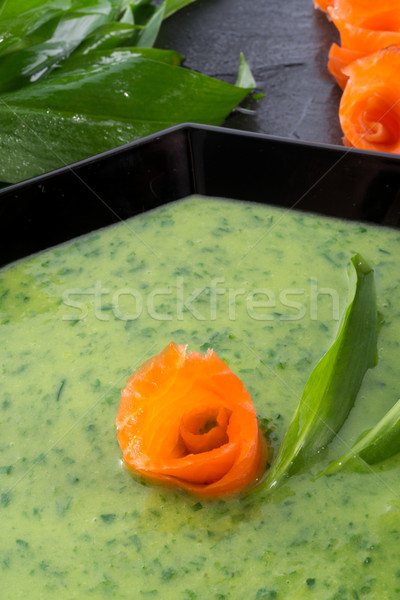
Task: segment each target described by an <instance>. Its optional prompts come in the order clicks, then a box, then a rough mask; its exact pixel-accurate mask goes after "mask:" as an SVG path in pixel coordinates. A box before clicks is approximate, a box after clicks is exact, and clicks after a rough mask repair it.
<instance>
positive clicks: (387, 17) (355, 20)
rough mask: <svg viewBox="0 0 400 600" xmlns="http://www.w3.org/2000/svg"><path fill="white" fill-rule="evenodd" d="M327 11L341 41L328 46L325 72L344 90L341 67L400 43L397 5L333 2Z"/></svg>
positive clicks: (399, 6)
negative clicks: (326, 69)
mask: <svg viewBox="0 0 400 600" xmlns="http://www.w3.org/2000/svg"><path fill="white" fill-rule="evenodd" d="M327 10H328V13H329V15H330V17H331V19H332V21H333V23H334V24H335V25H336V27H337V29H338V31H339V33H340V42H341V46H337V45H336V44H333V45H332V46H331V49H330V52H329V61H328V70H329V72H330V73H331V74H332V75H333V76H334V77H335V79H336V81H337V83H338V84H339V85H340V87H341V88H342V89H344V87H345V85H346V83H347V76H346V75H345V74H344V72H343V69H344V67H346V66H347V65H349V64H350V63H351V62H353V60H356V59H357V58H361V57H363V56H367V55H368V54H372V53H374V52H377V51H378V50H381V49H383V48H386V47H387V46H391V45H393V44H400V2H398V1H397V0H396V2H393V0H391V1H390V2H388V0H386V1H383V2H379V3H378V2H375V1H374V2H372V1H371V0H335V1H334V2H333V3H332V5H331V6H329V7H328V9H327Z"/></svg>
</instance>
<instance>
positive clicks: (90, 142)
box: [0, 0, 255, 183]
mask: <svg viewBox="0 0 400 600" xmlns="http://www.w3.org/2000/svg"><path fill="white" fill-rule="evenodd" d="M194 1H195V0H165V1H164V2H163V3H161V4H159V5H156V4H155V3H153V0H48V1H47V2H45V3H43V0H18V2H3V3H2V2H1V0H0V30H1V32H2V33H1V36H0V181H3V182H8V183H15V182H17V181H20V180H22V179H27V178H29V177H33V176H35V175H39V174H41V173H45V172H47V171H50V170H52V169H55V168H58V167H61V166H64V165H67V164H70V163H73V162H76V161H78V160H81V159H83V158H86V157H88V156H93V155H95V154H98V153H100V152H103V151H105V150H109V149H110V148H113V147H115V146H119V145H121V144H124V143H127V142H130V141H132V140H134V139H138V138H140V137H143V136H145V135H148V134H150V133H154V132H156V131H160V130H161V129H163V128H165V127H169V126H171V125H176V124H178V123H183V122H194V123H204V124H209V125H220V124H221V123H222V122H223V121H224V120H225V118H226V117H227V116H228V115H229V113H230V112H231V111H232V110H233V108H235V106H236V105H237V104H239V103H240V102H241V101H242V100H243V99H244V98H245V97H246V96H247V95H248V94H249V93H250V92H251V90H252V89H253V87H254V85H255V83H254V79H253V76H252V74H251V71H250V69H249V66H248V64H247V63H246V61H245V59H244V57H243V56H241V59H240V67H239V76H238V81H237V83H236V85H232V84H229V83H226V82H223V81H219V80H216V79H213V78H211V77H206V76H204V75H202V74H200V73H195V72H193V71H190V70H188V69H184V68H182V67H181V66H180V64H181V62H182V56H180V55H179V54H178V53H176V52H173V51H170V50H156V49H154V48H152V46H153V44H154V43H155V40H156V38H157V35H158V32H159V29H160V26H161V24H162V22H163V20H164V19H165V18H167V17H168V16H170V15H171V14H173V13H174V12H176V11H177V10H179V9H181V8H183V7H184V6H186V5H188V4H190V3H191V2H194Z"/></svg>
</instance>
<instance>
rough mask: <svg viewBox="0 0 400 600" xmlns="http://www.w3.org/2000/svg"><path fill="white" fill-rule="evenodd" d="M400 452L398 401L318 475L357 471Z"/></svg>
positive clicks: (399, 404) (399, 402)
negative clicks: (342, 454)
mask: <svg viewBox="0 0 400 600" xmlns="http://www.w3.org/2000/svg"><path fill="white" fill-rule="evenodd" d="M399 452H400V400H398V402H396V404H395V405H394V406H392V408H391V409H390V410H389V411H388V412H387V413H386V415H385V416H384V417H383V418H382V419H381V420H380V421H379V422H378V423H377V424H376V425H375V427H373V428H372V429H369V430H367V431H364V433H362V434H361V436H360V437H359V439H358V440H357V441H356V443H355V444H354V446H353V447H352V448H351V449H350V450H349V451H348V452H347V453H346V454H345V455H344V456H342V458H339V459H338V460H336V461H335V462H333V463H332V464H331V465H329V467H328V468H327V469H325V470H324V471H322V473H321V474H320V475H330V474H332V473H335V472H336V471H338V470H339V469H342V468H343V467H346V469H347V470H349V469H350V470H358V469H359V467H360V466H361V467H362V464H363V463H367V465H374V464H376V463H379V462H382V461H384V460H386V459H388V458H391V457H392V456H394V455H395V454H398V453H399Z"/></svg>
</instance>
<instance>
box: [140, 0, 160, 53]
mask: <svg viewBox="0 0 400 600" xmlns="http://www.w3.org/2000/svg"><path fill="white" fill-rule="evenodd" d="M164 12H165V2H163V3H162V4H161V5H160V6H159V7H158V9H157V10H156V11H155V13H154V14H153V16H152V17H151V18H150V19H149V20H148V21H147V23H146V26H145V27H144V28H143V30H142V31H141V32H140V34H139V36H138V40H137V42H136V46H140V47H141V48H151V47H152V46H153V45H154V42H155V41H156V38H157V35H158V32H159V31H160V27H161V23H162V21H163V18H164Z"/></svg>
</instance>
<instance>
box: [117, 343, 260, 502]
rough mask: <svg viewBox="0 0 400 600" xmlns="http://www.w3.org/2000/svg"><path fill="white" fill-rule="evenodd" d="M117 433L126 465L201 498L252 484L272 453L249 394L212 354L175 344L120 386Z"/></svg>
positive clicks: (215, 495) (223, 493) (234, 490)
mask: <svg viewBox="0 0 400 600" xmlns="http://www.w3.org/2000/svg"><path fill="white" fill-rule="evenodd" d="M116 425H117V438H118V442H119V445H120V448H121V450H122V454H123V459H124V461H125V463H126V465H127V466H128V467H129V468H130V469H131V470H132V471H133V472H135V473H137V474H140V475H142V476H144V477H145V478H148V479H150V480H153V481H156V482H161V483H165V484H167V485H171V486H176V487H179V488H182V489H184V490H186V491H188V492H190V493H192V494H194V495H196V496H202V497H210V498H211V497H219V496H222V495H228V494H234V493H237V492H240V491H242V490H245V489H247V488H249V487H250V486H252V485H254V484H255V483H256V482H257V481H258V479H259V478H260V477H261V476H262V475H263V473H264V471H265V465H266V462H267V457H268V454H269V449H268V448H267V444H266V442H265V440H264V438H263V437H262V435H261V434H260V432H259V428H258V422H257V416H256V412H255V410H254V407H253V403H252V401H251V398H250V394H249V392H248V391H247V390H246V388H245V387H244V385H243V383H242V382H241V381H240V379H239V378H238V377H237V376H236V375H235V374H234V373H233V372H232V371H231V370H230V369H229V368H228V367H227V365H226V364H225V363H224V362H223V361H222V360H221V359H220V358H218V356H217V355H216V354H215V352H213V350H210V349H209V350H208V351H207V353H206V354H205V356H203V355H202V354H200V353H198V352H190V353H189V354H186V346H185V345H178V344H175V343H173V342H170V343H169V344H168V346H167V347H166V348H165V349H164V350H163V351H162V352H160V353H159V354H157V355H156V356H154V357H153V358H151V359H150V360H149V361H146V362H145V363H144V364H143V365H142V366H141V367H140V368H139V369H138V371H137V372H136V373H134V374H133V375H132V376H131V377H130V378H129V380H128V382H127V384H126V387H125V388H124V389H123V390H122V394H121V401H120V405H119V408H118V412H117V419H116Z"/></svg>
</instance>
